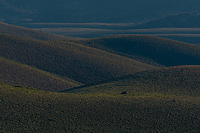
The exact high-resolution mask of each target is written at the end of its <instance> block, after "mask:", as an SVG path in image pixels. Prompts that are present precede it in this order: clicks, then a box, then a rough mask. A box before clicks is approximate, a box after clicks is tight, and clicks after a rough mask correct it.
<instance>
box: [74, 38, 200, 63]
mask: <svg viewBox="0 0 200 133" xmlns="http://www.w3.org/2000/svg"><path fill="white" fill-rule="evenodd" d="M76 42H77V43H81V44H84V45H87V46H91V47H96V48H99V49H107V50H108V51H109V50H111V51H114V52H120V53H124V54H127V55H131V56H135V57H137V58H138V57H141V58H147V59H150V60H152V61H154V62H157V63H158V64H161V65H164V66H178V65H200V46H198V45H194V44H189V43H183V42H179V41H174V40H170V39H165V38H161V37H153V36H145V35H121V36H112V37H102V38H94V39H88V40H79V41H76Z"/></svg>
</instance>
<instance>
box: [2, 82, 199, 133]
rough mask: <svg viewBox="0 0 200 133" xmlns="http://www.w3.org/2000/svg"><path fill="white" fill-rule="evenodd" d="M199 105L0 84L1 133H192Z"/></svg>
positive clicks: (171, 99) (192, 100) (180, 99)
mask: <svg viewBox="0 0 200 133" xmlns="http://www.w3.org/2000/svg"><path fill="white" fill-rule="evenodd" d="M174 100H176V102H174ZM199 103H200V99H199V98H197V97H196V98H195V97H175V96H163V97H154V96H119V95H118V96H116V95H115V96H113V95H93V94H90V95H89V94H88V95H83V94H82V95H78V94H63V93H52V92H40V91H37V90H34V89H30V88H23V87H22V88H20V87H13V86H8V85H3V84H0V112H1V113H0V118H1V119H0V131H1V132H67V133H72V132H88V133H92V132H117V133H121V132H133V131H134V132H136V133H141V132H144V133H147V132H182V133H187V132H195V131H199V130H200V129H199V124H200V121H199V118H200V113H199V109H200V108H199V107H200V105H199Z"/></svg>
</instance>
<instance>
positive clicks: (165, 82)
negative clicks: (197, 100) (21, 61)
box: [65, 66, 200, 97]
mask: <svg viewBox="0 0 200 133" xmlns="http://www.w3.org/2000/svg"><path fill="white" fill-rule="evenodd" d="M199 86H200V66H175V67H168V68H160V69H157V70H148V71H144V72H138V73H136V74H134V75H128V76H124V77H121V78H116V79H113V80H112V79H111V80H108V81H104V82H100V83H97V84H92V85H91V86H89V85H88V86H82V87H77V88H74V89H70V90H66V91H65V92H68V93H69V92H70V93H109V94H121V93H122V92H126V93H127V94H130V95H145V94H147V95H149V94H150V95H151V94H152V95H156V94H157V95H160V94H161V95H163V94H165V95H177V96H196V97H199V96H200V89H199Z"/></svg>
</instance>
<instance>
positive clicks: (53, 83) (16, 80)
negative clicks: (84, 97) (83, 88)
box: [0, 58, 81, 91]
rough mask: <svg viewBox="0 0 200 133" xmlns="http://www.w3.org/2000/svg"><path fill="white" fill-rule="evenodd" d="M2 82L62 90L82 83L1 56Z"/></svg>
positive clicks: (46, 89) (40, 88)
mask: <svg viewBox="0 0 200 133" xmlns="http://www.w3.org/2000/svg"><path fill="white" fill-rule="evenodd" d="M0 70H1V71H0V75H1V76H0V82H1V83H5V84H10V85H16V86H18V85H22V86H28V87H31V88H37V89H38V90H43V91H61V90H65V89H69V88H72V87H76V86H79V85H81V84H80V83H78V82H76V81H73V80H71V79H63V78H61V77H58V76H57V75H52V74H50V73H47V72H44V71H42V70H39V69H36V68H33V67H30V66H27V65H22V64H20V63H16V62H13V61H9V60H5V59H3V58H0Z"/></svg>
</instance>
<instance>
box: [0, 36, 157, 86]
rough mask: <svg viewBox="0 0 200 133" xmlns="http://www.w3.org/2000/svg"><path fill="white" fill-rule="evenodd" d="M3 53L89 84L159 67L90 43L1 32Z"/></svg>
mask: <svg viewBox="0 0 200 133" xmlns="http://www.w3.org/2000/svg"><path fill="white" fill-rule="evenodd" d="M0 39H1V40H0V44H1V46H0V56H2V57H4V58H7V59H10V60H14V61H18V62H21V63H22V64H27V65H30V66H34V67H36V68H39V69H41V70H44V71H48V72H51V73H54V74H58V75H61V76H63V77H68V78H70V79H73V80H76V81H78V82H81V83H84V84H87V83H93V82H98V81H100V80H105V79H110V78H114V77H119V76H122V75H127V74H131V73H135V72H138V71H143V70H145V69H153V68H157V67H155V66H152V65H148V64H145V63H141V62H138V61H135V60H132V59H129V58H125V57H121V56H118V55H114V54H111V53H108V52H105V51H102V50H98V49H95V48H90V47H87V46H83V45H79V44H75V43H68V42H53V41H36V40H31V39H26V38H22V37H17V36H12V35H6V34H0Z"/></svg>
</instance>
